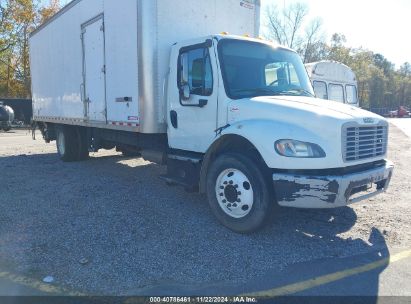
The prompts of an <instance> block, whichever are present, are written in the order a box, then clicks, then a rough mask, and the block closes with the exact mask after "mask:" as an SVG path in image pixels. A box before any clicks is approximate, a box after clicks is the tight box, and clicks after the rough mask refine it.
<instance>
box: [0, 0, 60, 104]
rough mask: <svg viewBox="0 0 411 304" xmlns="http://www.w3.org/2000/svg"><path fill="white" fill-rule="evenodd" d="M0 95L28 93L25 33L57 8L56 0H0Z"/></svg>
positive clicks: (27, 49)
mask: <svg viewBox="0 0 411 304" xmlns="http://www.w3.org/2000/svg"><path fill="white" fill-rule="evenodd" d="M0 1H1V2H0V14H1V16H0V95H1V96H5V97H23V98H28V97H30V96H31V92H30V91H31V77H30V62H29V35H30V33H31V32H32V31H33V30H34V29H35V28H37V27H38V26H39V25H40V24H41V23H43V22H44V21H45V20H46V19H48V18H49V17H51V16H52V15H53V14H54V13H55V12H57V10H58V9H59V8H60V5H59V2H58V1H57V0H50V2H49V3H48V4H47V5H44V4H42V3H43V2H42V1H41V0H6V1H2V0H0Z"/></svg>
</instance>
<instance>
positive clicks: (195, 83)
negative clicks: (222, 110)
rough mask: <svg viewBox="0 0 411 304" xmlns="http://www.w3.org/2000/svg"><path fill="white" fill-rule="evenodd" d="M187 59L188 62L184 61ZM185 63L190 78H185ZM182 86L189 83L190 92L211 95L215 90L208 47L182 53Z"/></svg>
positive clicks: (180, 66) (180, 79)
mask: <svg viewBox="0 0 411 304" xmlns="http://www.w3.org/2000/svg"><path fill="white" fill-rule="evenodd" d="M184 61H186V62H184ZM184 65H186V66H187V68H188V71H187V72H188V79H184V78H185V77H184V75H183V70H184ZM178 70H179V71H180V75H179V82H180V86H181V85H184V84H188V86H189V87H190V94H192V95H199V96H210V95H211V94H212V92H213V71H212V67H211V61H210V54H209V52H208V49H207V48H199V49H193V50H189V51H187V52H183V53H181V54H180V60H179V69H178Z"/></svg>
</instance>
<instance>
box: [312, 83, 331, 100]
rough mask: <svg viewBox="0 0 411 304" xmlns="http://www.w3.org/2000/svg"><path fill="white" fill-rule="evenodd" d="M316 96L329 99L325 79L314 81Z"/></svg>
mask: <svg viewBox="0 0 411 304" xmlns="http://www.w3.org/2000/svg"><path fill="white" fill-rule="evenodd" d="M313 86H314V92H315V96H317V97H318V98H321V99H328V92H327V84H326V83H325V82H324V81H314V82H313Z"/></svg>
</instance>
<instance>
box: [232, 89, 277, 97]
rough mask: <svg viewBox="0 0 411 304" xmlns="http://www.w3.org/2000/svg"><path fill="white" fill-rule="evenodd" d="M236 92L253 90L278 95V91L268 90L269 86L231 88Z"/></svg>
mask: <svg viewBox="0 0 411 304" xmlns="http://www.w3.org/2000/svg"><path fill="white" fill-rule="evenodd" d="M233 91H234V92H236V93H244V92H255V93H270V94H275V95H279V94H280V93H279V92H276V91H273V90H270V89H269V88H250V89H236V90H233Z"/></svg>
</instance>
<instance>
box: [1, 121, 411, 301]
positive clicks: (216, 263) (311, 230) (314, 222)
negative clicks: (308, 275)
mask: <svg viewBox="0 0 411 304" xmlns="http://www.w3.org/2000/svg"><path fill="white" fill-rule="evenodd" d="M37 136H38V140H37V141H32V140H31V136H30V134H29V133H28V132H27V131H15V132H10V133H7V134H5V133H0V172H1V173H2V174H1V175H0V208H1V212H0V271H1V270H3V271H4V270H6V271H12V272H13V273H19V274H23V275H25V276H29V277H31V278H36V279H39V280H41V279H42V278H44V277H45V276H47V275H51V276H53V277H54V278H55V280H56V282H55V284H58V285H59V286H63V287H65V288H68V289H70V290H76V291H80V292H85V293H88V294H94V295H129V294H135V293H136V292H138V291H141V290H145V288H150V287H151V286H158V285H173V284H174V285H185V286H187V285H195V286H205V285H207V284H217V283H218V282H230V283H232V284H241V283H245V282H247V281H250V280H254V279H256V278H258V277H260V276H262V275H263V274H265V273H266V272H267V271H268V270H270V269H271V270H272V269H275V270H281V269H284V268H285V267H287V266H289V265H292V264H295V263H299V262H306V261H311V260H318V259H323V258H340V257H349V256H354V255H359V254H363V253H367V252H370V251H372V250H376V249H381V250H384V249H390V250H391V249H394V248H395V249H401V248H406V247H410V246H411V236H410V233H409V231H411V207H410V205H409V195H410V193H411V183H410V179H411V170H410V168H409V167H410V159H411V140H410V139H409V138H408V137H406V136H405V135H404V134H403V133H402V132H401V131H399V130H398V129H397V128H395V127H392V129H391V146H390V151H389V158H390V159H391V160H393V161H394V162H395V164H396V171H395V175H394V178H393V181H392V184H391V188H390V189H389V191H388V193H386V194H384V195H381V196H379V197H376V198H374V199H371V200H370V201H366V202H364V203H361V204H357V205H354V206H352V207H345V208H340V209H335V210H294V209H281V213H280V214H278V216H276V218H275V221H274V222H273V223H272V224H271V225H270V226H269V227H267V228H266V229H264V230H263V231H261V232H259V233H257V234H254V235H250V236H241V235H237V234H234V233H232V232H230V231H228V230H227V229H225V228H223V227H222V226H220V225H219V224H218V223H217V221H216V220H215V219H214V217H213V216H212V214H211V211H210V210H209V208H208V205H207V202H206V199H205V197H203V196H201V195H198V194H190V193H186V192H185V191H184V190H183V189H181V188H179V187H168V186H167V185H166V184H165V183H164V182H163V181H162V180H160V179H159V175H160V174H163V173H164V171H165V170H164V168H163V167H161V166H157V165H153V164H151V163H148V162H145V161H143V160H141V159H128V158H124V157H122V156H120V155H119V154H118V153H115V152H113V151H105V152H101V153H97V154H94V155H92V157H91V159H90V160H89V161H86V162H80V163H69V164H65V163H62V162H60V160H59V159H58V157H57V155H56V148H55V145H54V144H45V143H44V142H43V141H42V140H41V139H40V135H39V134H38V135H37Z"/></svg>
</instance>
